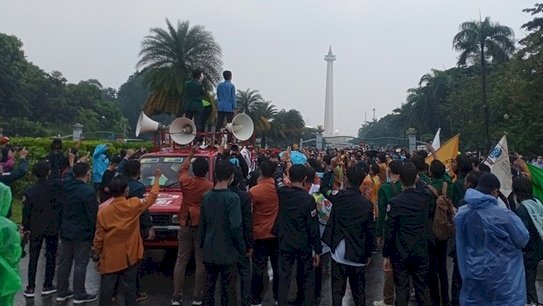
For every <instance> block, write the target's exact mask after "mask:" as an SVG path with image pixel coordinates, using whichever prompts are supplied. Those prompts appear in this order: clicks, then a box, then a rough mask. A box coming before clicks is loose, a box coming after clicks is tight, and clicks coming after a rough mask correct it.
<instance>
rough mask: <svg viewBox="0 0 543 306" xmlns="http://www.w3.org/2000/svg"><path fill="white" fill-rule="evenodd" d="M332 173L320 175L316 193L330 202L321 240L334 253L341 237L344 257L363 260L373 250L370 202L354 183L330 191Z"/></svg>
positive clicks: (358, 261) (357, 260)
mask: <svg viewBox="0 0 543 306" xmlns="http://www.w3.org/2000/svg"><path fill="white" fill-rule="evenodd" d="M332 174H333V173H332V172H327V173H325V174H324V177H323V180H322V183H321V188H320V192H321V193H322V194H323V195H324V196H325V197H326V198H327V199H329V200H330V202H332V211H331V212H330V219H328V223H327V224H326V228H325V230H324V233H323V236H322V240H323V241H324V242H325V243H326V244H327V245H328V246H329V247H330V249H331V250H332V252H335V250H336V247H337V246H338V244H339V243H340V242H341V240H343V239H345V258H346V259H348V260H350V261H352V262H356V263H366V262H367V261H368V260H367V259H368V258H371V252H372V250H373V230H374V227H375V222H374V220H373V205H372V203H371V202H370V201H369V200H368V199H366V198H365V197H364V196H363V195H362V193H361V192H360V189H359V188H358V186H356V187H350V188H347V189H346V190H342V191H333V190H332Z"/></svg>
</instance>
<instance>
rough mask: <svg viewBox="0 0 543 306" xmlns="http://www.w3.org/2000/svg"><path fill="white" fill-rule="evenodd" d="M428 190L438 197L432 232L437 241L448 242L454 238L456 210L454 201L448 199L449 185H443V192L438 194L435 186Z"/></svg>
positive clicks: (429, 186)
mask: <svg viewBox="0 0 543 306" xmlns="http://www.w3.org/2000/svg"><path fill="white" fill-rule="evenodd" d="M428 188H429V189H430V190H431V191H432V193H433V194H434V196H436V210H435V212H434V221H433V222H432V232H433V233H434V236H435V237H436V239H437V240H441V241H446V240H448V239H449V238H451V237H453V236H454V232H455V227H454V216H455V215H456V209H455V208H454V206H453V204H452V201H451V200H450V199H449V198H447V183H446V182H444V183H443V187H442V190H441V191H440V192H438V191H437V190H436V189H435V188H434V187H433V186H431V185H428Z"/></svg>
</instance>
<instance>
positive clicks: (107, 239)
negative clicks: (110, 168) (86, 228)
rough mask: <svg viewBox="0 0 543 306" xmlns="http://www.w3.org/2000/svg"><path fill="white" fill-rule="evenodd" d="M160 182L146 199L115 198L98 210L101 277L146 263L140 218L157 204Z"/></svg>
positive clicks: (97, 250)
mask: <svg viewBox="0 0 543 306" xmlns="http://www.w3.org/2000/svg"><path fill="white" fill-rule="evenodd" d="M158 191H159V180H156V181H155V184H154V185H153V188H151V192H150V193H149V194H148V195H147V196H146V197H145V198H144V199H139V198H136V197H133V198H130V199H127V198H125V197H116V198H114V199H113V201H112V202H111V203H109V205H102V206H100V209H99V210H98V217H97V222H96V234H95V236H94V242H93V245H94V253H95V254H97V255H98V256H99V257H100V273H102V274H109V273H114V272H118V271H122V270H124V269H126V268H128V267H130V266H133V265H135V264H136V263H138V262H139V261H140V260H142V259H143V241H142V240H141V235H140V215H141V213H142V212H144V211H145V210H146V209H148V208H149V207H151V205H153V204H154V203H155V201H156V198H157V196H158Z"/></svg>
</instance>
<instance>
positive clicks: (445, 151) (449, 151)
mask: <svg viewBox="0 0 543 306" xmlns="http://www.w3.org/2000/svg"><path fill="white" fill-rule="evenodd" d="M459 142H460V134H456V135H455V136H454V137H453V138H451V139H449V140H448V141H447V142H446V143H444V144H442V145H441V147H439V149H437V151H436V155H437V159H438V160H440V161H441V162H442V163H444V164H445V167H447V169H449V170H451V167H452V162H453V161H454V160H455V159H456V156H458V143H459ZM433 160H434V157H433V156H432V155H430V156H428V157H426V163H427V164H430V163H431V162H432V161H433Z"/></svg>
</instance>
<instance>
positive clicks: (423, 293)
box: [391, 256, 432, 306]
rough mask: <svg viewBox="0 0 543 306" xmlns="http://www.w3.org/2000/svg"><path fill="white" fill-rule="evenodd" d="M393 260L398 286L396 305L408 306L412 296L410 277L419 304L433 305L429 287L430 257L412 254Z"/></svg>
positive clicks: (422, 305)
mask: <svg viewBox="0 0 543 306" xmlns="http://www.w3.org/2000/svg"><path fill="white" fill-rule="evenodd" d="M391 261H392V270H393V271H394V286H395V288H396V306H407V305H408V303H409V298H410V296H411V290H410V289H409V278H411V279H412V280H413V287H415V299H416V300H417V305H419V306H430V305H432V301H431V298H430V290H429V289H428V257H421V256H411V257H407V258H406V259H403V260H401V259H397V258H392V259H391Z"/></svg>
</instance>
